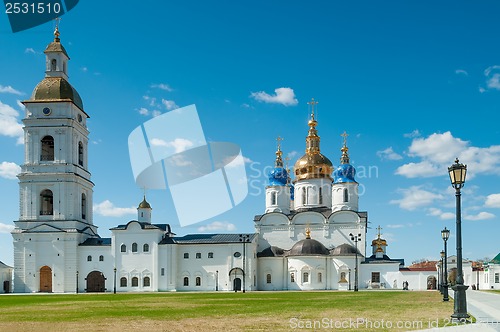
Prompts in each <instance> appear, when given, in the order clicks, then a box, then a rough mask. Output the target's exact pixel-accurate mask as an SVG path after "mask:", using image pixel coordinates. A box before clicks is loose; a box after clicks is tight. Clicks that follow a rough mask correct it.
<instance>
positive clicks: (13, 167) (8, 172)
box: [0, 161, 21, 180]
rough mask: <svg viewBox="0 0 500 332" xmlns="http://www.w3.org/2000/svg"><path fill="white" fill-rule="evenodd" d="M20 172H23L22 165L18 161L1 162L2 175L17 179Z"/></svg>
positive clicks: (0, 174) (0, 170)
mask: <svg viewBox="0 0 500 332" xmlns="http://www.w3.org/2000/svg"><path fill="white" fill-rule="evenodd" d="M19 173H21V167H19V165H17V164H16V163H10V162H8V161H3V162H2V163H0V177H2V178H5V179H9V180H15V179H17V177H16V175H17V174H19Z"/></svg>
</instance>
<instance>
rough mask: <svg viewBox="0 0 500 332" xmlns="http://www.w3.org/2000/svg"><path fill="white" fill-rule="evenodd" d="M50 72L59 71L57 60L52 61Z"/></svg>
mask: <svg viewBox="0 0 500 332" xmlns="http://www.w3.org/2000/svg"><path fill="white" fill-rule="evenodd" d="M50 70H51V71H56V70H57V60H56V59H52V61H50Z"/></svg>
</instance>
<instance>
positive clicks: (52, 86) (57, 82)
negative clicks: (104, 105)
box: [27, 77, 83, 111]
mask: <svg viewBox="0 0 500 332" xmlns="http://www.w3.org/2000/svg"><path fill="white" fill-rule="evenodd" d="M30 101H36V102H54V101H71V102H73V103H74V104H75V105H76V106H77V107H78V108H79V109H81V110H82V111H83V102H82V98H80V95H79V94H78V92H77V91H76V90H75V88H73V86H71V84H69V82H68V81H66V80H65V79H64V78H62V77H45V78H44V79H43V80H42V81H41V82H40V83H38V85H37V86H36V87H35V89H34V90H33V93H32V95H31V99H30V100H27V102H30Z"/></svg>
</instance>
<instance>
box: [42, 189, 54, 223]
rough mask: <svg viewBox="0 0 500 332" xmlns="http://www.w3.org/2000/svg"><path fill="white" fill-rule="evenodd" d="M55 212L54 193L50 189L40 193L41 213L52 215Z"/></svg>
mask: <svg viewBox="0 0 500 332" xmlns="http://www.w3.org/2000/svg"><path fill="white" fill-rule="evenodd" d="M53 214H54V195H53V194H52V191H50V190H49V189H45V190H43V191H42V192H41V193H40V215H41V216H51V215H53Z"/></svg>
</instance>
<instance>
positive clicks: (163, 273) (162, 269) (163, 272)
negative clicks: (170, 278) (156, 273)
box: [160, 267, 165, 276]
mask: <svg viewBox="0 0 500 332" xmlns="http://www.w3.org/2000/svg"><path fill="white" fill-rule="evenodd" d="M160 274H161V275H162V276H164V275H165V268H164V267H162V268H161V272H160Z"/></svg>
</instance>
